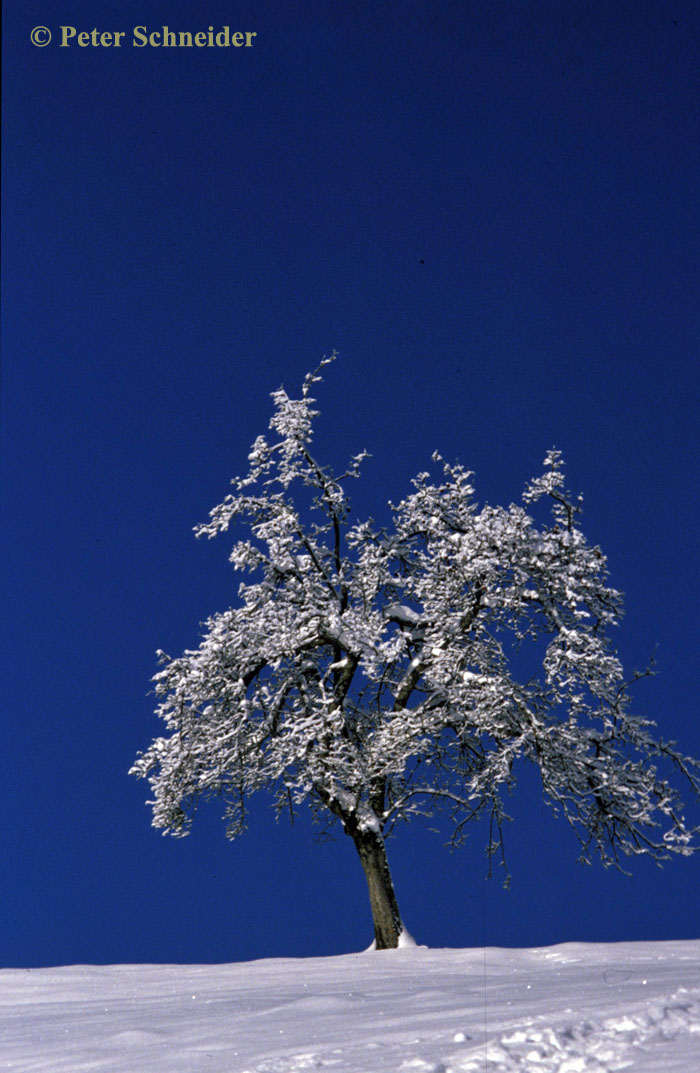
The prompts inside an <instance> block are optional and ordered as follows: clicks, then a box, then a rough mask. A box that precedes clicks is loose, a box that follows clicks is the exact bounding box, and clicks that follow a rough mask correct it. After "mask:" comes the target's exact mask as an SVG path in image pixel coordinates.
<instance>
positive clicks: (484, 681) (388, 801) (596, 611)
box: [132, 359, 699, 948]
mask: <svg viewBox="0 0 700 1073" xmlns="http://www.w3.org/2000/svg"><path fill="white" fill-rule="evenodd" d="M330 360H332V359H327V361H330ZM322 364H326V361H324V362H323V363H322ZM320 368H321V367H319V371H320ZM319 371H317V372H316V373H313V374H309V375H308V376H307V377H306V379H305V381H304V384H303V389H302V391H301V397H300V398H290V397H289V396H288V395H287V393H286V392H285V391H284V390H283V389H282V388H280V389H279V390H278V391H276V392H274V393H273V396H272V398H273V400H274V408H275V409H274V415H273V417H272V419H271V421H270V430H271V433H272V435H271V436H270V437H263V436H261V437H259V438H258V439H257V440H256V441H255V443H254V444H253V447H252V451H251V453H250V455H249V463H250V466H249V470H248V474H247V475H246V476H245V477H242V478H235V479H234V480H233V482H232V485H233V491H232V492H231V494H230V495H228V496H227V497H226V499H225V500H224V501H223V503H221V504H220V505H219V506H217V507H216V508H215V509H214V510H213V511H212V512H211V515H210V521H209V522H208V523H207V524H205V525H202V526H200V527H199V529H198V530H197V532H198V534H199V535H205V536H208V537H213V536H215V535H216V534H217V533H220V532H223V531H225V530H228V529H229V527H234V528H235V530H236V536H238V537H240V539H238V540H237V541H236V543H235V545H234V547H233V552H232V554H231V562H232V563H233V566H234V567H235V569H236V570H238V571H243V572H247V573H248V574H249V575H250V578H249V580H247V581H245V582H244V583H242V584H241V585H240V588H239V600H238V604H237V606H235V607H233V608H231V609H229V610H226V611H223V612H221V613H219V614H216V615H214V616H213V617H212V618H210V619H209V620H208V622H207V623H206V624H205V626H206V630H205V633H204V637H203V640H202V642H201V644H200V646H199V648H198V649H196V650H194V651H186V652H185V653H184V655H182V656H180V657H179V658H171V657H169V656H166V655H165V654H164V653H162V652H161V653H159V657H160V660H161V670H160V671H159V673H158V674H157V675H156V677H155V683H156V693H157V695H158V696H159V698H160V703H159V705H158V709H157V710H158V712H159V714H160V715H161V716H162V718H163V719H164V720H165V724H166V726H167V731H168V734H167V736H165V737H160V738H158V739H157V740H155V741H154V742H153V744H152V745H151V746H150V748H149V749H148V750H147V751H146V752H145V753H143V754H140V755H139V758H138V759H137V761H136V763H135V765H134V767H133V769H132V773H134V774H136V775H138V776H142V777H143V776H147V777H149V778H150V783H151V787H152V790H153V794H154V800H153V801H152V802H151V804H152V805H153V823H154V826H156V827H159V828H163V829H164V831H165V832H166V833H167V832H169V833H172V834H176V835H177V834H179V835H182V834H185V833H187V831H188V828H189V824H190V822H191V819H192V813H193V809H194V806H195V804H196V802H197V800H198V799H199V798H202V797H204V798H206V797H210V796H220V797H222V798H223V800H224V801H225V808H226V817H227V821H228V827H227V834H228V836H229V837H231V838H233V837H235V836H236V835H238V834H239V833H240V832H241V831H242V830H243V829H244V826H245V819H246V802H247V799H248V797H249V795H251V794H252V793H254V792H255V791H257V790H267V791H271V792H272V794H273V796H274V800H275V802H276V806H277V808H278V810H280V811H283V810H286V809H289V810H291V811H292V812H293V810H294V809H296V808H297V807H298V806H299V805H301V804H302V803H304V802H306V803H308V804H309V805H310V807H311V809H312V810H313V811H314V813H315V814H317V815H325V817H326V818H327V819H328V820H330V821H331V822H335V821H338V822H339V823H340V825H341V827H342V829H343V831H344V832H345V834H347V835H348V836H349V837H350V838H351V839H352V841H353V843H354V845H355V848H356V850H357V853H358V854H359V858H360V861H361V863H362V867H363V869H364V873H365V876H366V879H367V883H368V887H369V897H370V903H371V908H372V916H373V920H374V933H375V943H376V946H377V947H378V948H385V947H393V946H396V945H397V943H398V942H399V937H400V935H401V932H402V922H401V916H400V913H399V907H398V904H397V900H396V896H395V893H394V888H393V885H392V880H391V875H390V871H389V865H388V862H387V856H386V849H385V836H386V835H387V834H388V833H390V832H391V831H393V829H394V827H395V826H396V824H397V823H399V822H400V821H408V820H411V819H413V818H414V817H416V816H426V815H430V814H432V813H433V812H434V811H435V810H436V809H438V808H439V807H441V806H442V807H443V808H445V809H446V810H447V814H448V816H449V818H450V822H451V827H450V831H451V841H452V842H453V843H455V844H456V843H459V842H460V841H461V840H462V839H463V837H464V834H465V828H466V825H467V824H468V823H469V822H470V821H471V820H473V819H475V818H476V817H479V816H486V817H488V819H489V823H488V829H489V832H490V833H489V840H488V846H487V852H488V853H489V855H492V854H493V853H496V852H499V851H500V849H501V841H502V840H501V826H502V822H503V820H504V818H505V811H504V805H503V798H504V793H505V792H507V791H508V790H509V789H510V788H511V787H512V785H513V783H514V778H515V765H516V761H530V762H531V763H532V764H534V765H535V766H536V767H537V768H538V769H539V774H540V776H541V780H542V788H543V794H544V798H545V800H546V801H547V802H548V803H549V805H550V806H551V808H552V809H553V811H554V812H555V813H557V814H559V815H562V816H564V817H565V818H566V819H567V820H568V822H569V823H570V824H571V826H572V827H573V828H574V830H575V831H576V834H577V835H578V838H579V841H580V845H581V856H582V859H584V860H590V858H591V856H592V854H593V853H594V852H597V854H599V855H600V857H601V858H602V860H603V861H604V862H605V863H606V864H610V863H615V864H619V862H620V860H621V857H622V856H624V855H630V854H650V855H651V856H652V857H654V858H655V859H657V860H661V859H663V858H666V857H668V856H670V855H671V854H689V853H691V852H692V851H693V849H694V846H693V843H692V840H693V837H694V836H695V834H696V830H695V829H689V828H688V827H686V825H685V823H684V819H683V817H682V816H681V814H680V811H679V810H680V801H679V798H678V794H677V792H676V790H675V788H674V786H673V785H672V784H671V783H670V782H669V781H668V780H667V779H665V778H662V776H661V775H659V774H658V773H657V768H656V765H657V763H659V762H663V761H666V762H668V764H669V767H670V769H671V770H672V769H673V768H674V767H675V768H676V769H678V770H679V771H680V772H682V773H683V775H684V776H685V777H686V778H687V779H688V780H689V782H690V784H691V786H692V788H693V791H696V792H697V790H698V787H699V781H698V774H697V769H698V765H697V763H696V762H695V761H694V760H692V759H689V758H686V757H684V756H682V755H681V754H680V753H679V752H677V750H676V749H675V747H674V746H673V745H672V744H669V743H666V742H663V741H657V740H656V739H655V738H654V737H653V736H652V734H651V733H650V728H651V727H653V724H652V723H650V722H649V721H647V720H644V719H641V718H638V717H635V716H633V715H632V714H630V712H629V685H630V683H629V682H628V681H626V679H625V677H624V675H623V671H622V667H621V665H620V661H619V659H618V657H617V655H616V654H615V651H614V649H613V647H612V646H611V643H610V640H609V632H610V627H612V626H615V625H616V624H617V622H618V620H619V618H620V615H621V604H622V600H621V596H620V593H619V592H617V591H616V590H615V589H613V588H610V587H609V586H608V584H607V571H606V561H605V557H604V556H603V554H602V553H601V551H600V549H599V548H597V547H591V546H590V545H589V544H587V542H586V539H585V537H584V535H583V533H582V531H581V529H580V528H579V515H580V504H579V502H578V501H574V500H572V497H571V496H570V495H569V493H568V492H567V491H566V488H565V483H564V476H563V464H562V460H561V457H560V454H559V452H557V451H550V452H549V453H548V455H547V457H546V460H545V472H544V474H543V476H541V477H538V478H537V479H536V480H533V481H532V482H531V483H530V484H529V485H528V486H527V488H526V490H525V493H524V495H523V503H524V505H511V506H509V507H507V508H504V507H491V506H488V505H486V506H483V507H478V506H477V504H476V503H475V501H474V498H473V495H474V492H473V487H472V481H471V477H472V475H471V473H469V472H468V471H467V470H465V469H463V468H462V466H460V465H450V464H448V463H447V462H445V461H443V460H442V459H441V458H439V456H437V455H435V456H434V459H433V461H434V462H435V463H436V464H437V467H438V469H439V470H440V471H441V476H440V477H439V479H438V480H437V481H434V479H433V478H431V476H430V475H429V474H428V473H421V474H419V476H418V477H417V478H416V479H415V480H414V482H413V491H412V492H411V494H410V495H408V496H407V497H406V498H405V499H403V500H402V501H401V502H400V503H399V504H398V506H395V507H394V506H392V515H393V525H392V526H391V527H390V528H389V529H384V528H379V527H378V526H377V525H375V524H374V523H373V522H372V521H371V520H370V521H356V520H354V519H353V517H352V515H351V511H350V504H349V499H348V495H347V492H346V486H347V483H348V481H349V480H350V479H352V478H356V477H357V476H358V475H359V470H360V466H361V463H362V461H363V458H364V457H365V454H364V452H363V453H362V454H359V455H357V456H356V457H355V458H353V459H352V460H351V462H350V464H349V466H348V468H347V470H346V471H345V472H344V473H342V474H341V475H340V476H335V475H334V474H333V472H331V470H330V469H329V468H327V467H326V466H323V465H321V464H320V463H319V462H318V461H317V460H316V458H315V456H314V454H313V453H312V430H313V422H314V418H315V417H316V416H317V411H316V410H314V408H313V406H314V401H315V400H314V399H313V398H312V397H311V394H310V392H311V390H312V387H313V385H314V383H316V382H318V381H319V380H321V376H320V375H319ZM539 501H544V502H545V503H546V502H547V501H548V502H549V506H550V508H551V509H550V510H549V511H547V512H546V518H544V517H543V520H542V521H540V522H539V523H538V521H537V520H536V518H535V517H534V516H533V513H535V514H537V513H539V512H540V510H541V504H540V505H539V506H537V504H538V503H539ZM528 508H530V509H531V510H533V513H530V512H529V509H528ZM644 673H648V672H644ZM634 677H635V678H636V677H640V676H639V675H636V676H634Z"/></svg>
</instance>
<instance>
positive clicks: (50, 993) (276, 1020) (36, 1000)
mask: <svg viewBox="0 0 700 1073" xmlns="http://www.w3.org/2000/svg"><path fill="white" fill-rule="evenodd" d="M0 1040H1V1041H2V1042H1V1044H0V1070H3V1071H4V1070H8V1071H9V1070H12V1071H14V1073H19V1071H21V1073H49V1071H50V1073H87V1071H101V1073H296V1071H301V1070H329V1071H331V1070H332V1071H334V1073H509V1071H528V1073H530V1071H541V1073H555V1071H556V1073H611V1071H614V1070H623V1069H626V1070H632V1071H634V1073H697V1071H698V1070H700V942H665V943H620V944H582V943H568V944H565V945H561V946H556V947H549V948H541V949H531V950H505V949H491V948H489V949H473V950H429V949H425V948H422V947H415V948H406V949H401V950H397V951H385V952H380V953H377V952H368V953H363V954H358V955H344V956H340V957H328V958H312V959H279V960H267V961H254V962H248V963H245V964H234V965H207V966H195V965H153V966H152V965H135V966H131V965H115V966H103V967H84V966H71V967H66V968H52V969H5V970H2V971H1V972H0Z"/></svg>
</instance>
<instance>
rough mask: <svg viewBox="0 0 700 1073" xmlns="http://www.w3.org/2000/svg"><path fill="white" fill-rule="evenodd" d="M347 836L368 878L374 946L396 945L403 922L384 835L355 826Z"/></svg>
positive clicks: (386, 946) (381, 947)
mask: <svg viewBox="0 0 700 1073" xmlns="http://www.w3.org/2000/svg"><path fill="white" fill-rule="evenodd" d="M350 837H351V838H352V840H353V842H354V843H355V849H356V850H357V852H358V854H359V857H360V861H361V863H362V868H363V870H364V873H365V877H366V879H367V887H368V888H369V903H370V906H371V907H372V920H373V923H374V942H375V948H376V949H377V950H392V949H394V948H395V947H397V946H398V945H399V936H400V934H401V932H402V931H403V924H402V923H401V914H400V913H399V905H398V902H397V900H396V894H395V893H394V884H393V883H392V881H391V872H390V871H389V862H388V860H387V856H386V849H385V846H384V839H383V838H382V836H381V835H380V834H378V833H377V832H376V831H367V830H356V831H355V832H354V833H353V834H352V835H351V836H350Z"/></svg>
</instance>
